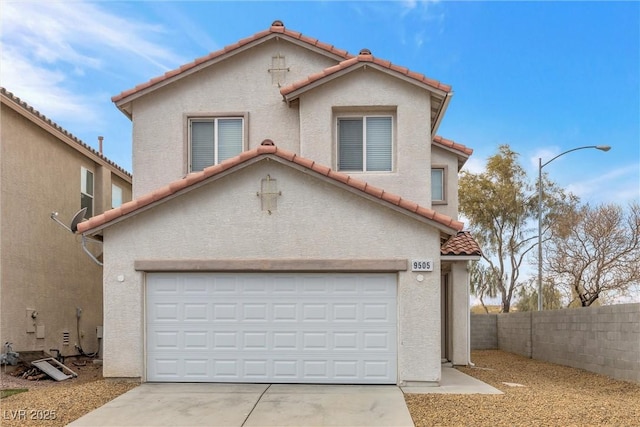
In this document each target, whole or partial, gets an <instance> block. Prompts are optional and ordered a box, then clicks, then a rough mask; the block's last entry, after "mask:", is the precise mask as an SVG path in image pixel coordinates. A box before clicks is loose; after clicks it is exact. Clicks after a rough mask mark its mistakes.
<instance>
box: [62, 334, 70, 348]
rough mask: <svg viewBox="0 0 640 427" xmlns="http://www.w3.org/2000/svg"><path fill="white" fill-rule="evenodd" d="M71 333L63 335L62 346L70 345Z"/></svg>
mask: <svg viewBox="0 0 640 427" xmlns="http://www.w3.org/2000/svg"><path fill="white" fill-rule="evenodd" d="M69 336H70V334H69V331H64V332H63V333H62V345H69Z"/></svg>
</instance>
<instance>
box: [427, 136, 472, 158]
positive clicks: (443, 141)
mask: <svg viewBox="0 0 640 427" xmlns="http://www.w3.org/2000/svg"><path fill="white" fill-rule="evenodd" d="M433 142H434V143H436V144H438V145H442V146H443V147H447V148H451V149H453V150H456V151H459V152H461V153H463V154H466V155H467V156H470V155H472V154H473V148H469V147H467V146H465V145H462V144H459V143H457V142H455V141H453V140H451V139H446V138H443V137H442V136H440V135H436V136H434V137H433Z"/></svg>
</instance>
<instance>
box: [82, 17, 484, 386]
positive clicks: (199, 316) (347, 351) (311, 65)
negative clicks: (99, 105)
mask: <svg viewBox="0 0 640 427" xmlns="http://www.w3.org/2000/svg"><path fill="white" fill-rule="evenodd" d="M451 94H452V92H451V88H450V87H449V86H447V85H445V84H442V83H440V82H437V81H435V80H432V79H429V78H427V77H425V76H423V75H422V74H418V73H414V72H412V71H409V70H407V69H406V68H402V67H399V66H396V65H394V64H391V63H389V62H388V61H384V60H381V59H379V58H377V57H375V56H374V55H372V54H371V53H370V52H369V51H367V50H363V51H361V52H360V53H359V54H358V55H355V56H354V55H351V54H349V53H347V52H345V51H343V50H339V49H336V48H334V47H333V46H331V45H328V44H326V43H323V42H320V41H318V40H315V39H312V38H309V37H306V36H304V35H302V34H300V33H297V32H295V31H291V30H289V29H286V28H285V27H284V25H283V24H282V23H281V22H279V21H276V22H274V23H273V24H272V26H271V27H270V28H269V29H267V30H266V31H262V32H259V33H257V34H255V35H254V36H251V37H249V38H246V39H243V40H241V41H239V42H237V43H236V44H233V45H231V46H227V47H225V48H224V49H222V50H220V51H217V52H213V53H211V54H209V55H208V56H205V57H202V58H199V59H197V60H195V61H194V62H192V63H189V64H186V65H183V66H182V67H180V68H179V69H176V70H173V71H170V72H168V73H166V74H165V75H163V76H160V77H158V78H155V79H153V80H151V81H149V82H147V83H144V84H141V85H139V86H137V87H135V88H133V89H131V90H128V91H125V92H123V93H121V94H120V95H117V96H115V97H114V98H113V101H114V102H115V104H116V105H117V107H118V108H119V109H120V110H121V111H122V112H123V113H124V114H126V115H127V116H129V117H130V118H131V120H132V122H133V146H134V149H133V165H134V166H133V168H134V174H135V177H136V179H135V181H134V200H133V201H132V202H131V203H126V204H124V205H123V206H121V207H120V208H118V209H114V210H112V211H108V212H106V213H104V214H103V215H98V216H96V217H94V218H92V219H90V220H89V221H87V222H85V223H82V224H80V228H79V232H81V233H84V234H89V235H96V234H100V235H102V236H103V238H104V254H105V274H104V292H105V295H104V297H105V348H104V352H105V353H104V372H103V373H104V375H105V376H107V377H110V376H113V377H141V378H142V379H143V380H144V381H165V382H280V383H289V382H290V383H300V382H304V383H388V384H412V383H435V382H438V381H439V380H440V374H441V364H442V360H443V358H444V359H447V360H450V361H452V362H453V363H454V364H467V363H468V362H469V359H468V357H469V341H468V340H469V337H468V331H469V328H468V284H467V278H468V273H467V263H468V261H469V260H470V259H477V258H478V255H479V253H480V252H479V248H478V246H477V244H476V243H475V241H474V240H473V238H472V237H471V236H470V235H469V234H468V233H466V232H463V231H462V229H463V224H462V223H461V222H459V221H458V220H457V211H458V206H457V173H458V171H459V169H460V167H461V166H462V165H463V164H464V162H465V161H466V159H467V158H468V156H469V155H470V154H471V150H470V149H468V148H466V147H464V146H462V145H460V144H456V143H454V142H452V141H449V140H446V139H443V138H440V137H438V136H436V135H435V133H436V130H437V128H438V125H439V124H440V122H441V120H442V117H443V115H444V113H445V111H446V108H447V105H448V103H449V100H450V97H451Z"/></svg>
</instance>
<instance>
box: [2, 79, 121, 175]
mask: <svg viewBox="0 0 640 427" xmlns="http://www.w3.org/2000/svg"><path fill="white" fill-rule="evenodd" d="M0 93H1V94H2V95H5V96H6V97H7V98H8V99H10V100H11V101H12V102H13V103H15V104H17V105H19V106H20V107H21V108H22V109H23V110H25V111H26V112H28V113H29V114H31V115H33V116H34V117H37V118H38V119H40V120H42V121H43V122H44V123H46V124H47V125H48V126H50V127H52V128H53V129H55V130H57V131H58V132H61V133H62V134H63V135H64V136H66V137H68V138H70V139H71V140H72V141H73V142H75V143H77V144H78V145H79V146H80V147H82V148H83V149H85V150H88V151H89V152H91V153H92V154H94V155H96V156H98V157H99V158H100V159H102V160H104V161H105V162H106V163H107V164H109V165H111V166H113V167H114V168H115V169H117V170H118V171H120V172H122V173H123V174H125V175H126V176H128V177H130V178H132V177H133V176H132V175H131V173H130V172H128V171H127V170H125V169H124V168H123V167H122V166H120V165H118V164H117V163H115V162H114V161H113V160H110V159H109V158H108V157H106V156H105V155H104V154H102V153H100V152H99V151H97V150H95V149H94V148H92V147H91V146H89V145H88V144H86V143H85V142H83V141H82V140H81V139H80V138H78V137H76V136H75V135H74V134H72V133H71V132H69V131H68V130H66V129H65V128H63V127H62V126H60V125H59V124H58V123H56V122H54V121H53V120H51V119H50V118H48V117H47V116H45V115H44V114H42V113H41V112H40V111H38V110H36V109H35V108H33V107H32V106H31V105H29V104H28V103H27V102H26V101H24V100H22V99H20V98H19V97H17V96H15V95H14V94H13V93H12V92H10V91H9V90H7V89H6V88H4V87H0Z"/></svg>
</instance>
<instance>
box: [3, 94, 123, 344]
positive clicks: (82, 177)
mask: <svg viewBox="0 0 640 427" xmlns="http://www.w3.org/2000/svg"><path fill="white" fill-rule="evenodd" d="M0 98H1V100H2V109H1V111H0V150H1V153H0V223H1V224H0V225H1V234H0V313H1V314H0V321H1V327H0V343H2V344H3V345H4V343H6V342H10V343H13V350H14V351H18V352H21V351H22V352H24V351H39V350H43V351H46V352H50V350H51V349H58V350H59V351H60V353H61V354H62V355H64V356H69V355H77V354H78V353H79V351H80V350H79V348H78V347H81V348H82V351H84V352H85V353H95V352H96V351H98V350H99V341H98V336H97V329H96V328H97V327H98V326H100V327H102V324H103V321H102V315H103V305H102V268H101V267H100V266H99V265H98V264H96V263H95V262H93V261H92V260H91V258H90V257H88V256H87V255H86V254H85V253H84V251H83V249H82V246H81V244H80V238H79V236H77V235H74V234H72V233H71V232H69V231H68V230H65V229H64V228H63V227H61V226H60V225H58V224H56V223H55V222H54V221H52V218H51V216H52V213H53V212H56V211H57V212H58V219H59V220H60V221H61V222H63V223H65V224H66V225H67V226H68V225H70V221H71V219H72V217H73V215H74V214H75V213H76V212H77V211H79V210H80V209H81V207H86V208H87V211H88V212H89V213H90V214H92V215H96V214H100V213H102V212H104V211H105V210H107V209H111V208H112V207H116V206H117V205H118V204H121V203H122V202H126V201H129V200H131V175H130V174H129V173H128V172H126V171H124V170H123V169H122V168H120V167H118V166H117V165H116V164H114V163H113V162H111V161H109V160H108V159H107V158H106V157H104V156H103V155H102V154H100V153H99V152H97V151H95V150H93V149H92V148H90V147H89V146H87V145H86V144H84V143H83V142H82V141H80V140H78V139H77V138H76V137H74V136H73V135H71V134H70V133H69V132H67V131H66V130H64V129H62V128H61V127H60V126H58V125H57V124H56V123H54V122H53V121H51V120H50V119H48V118H47V117H45V116H44V115H42V114H41V113H40V112H38V111H36V110H34V109H33V107H31V106H29V105H27V104H26V103H25V102H24V101H22V100H20V99H19V98H17V97H16V96H14V95H13V94H12V93H11V92H8V91H7V90H6V89H4V88H0ZM87 216H89V215H87ZM87 246H88V249H90V250H92V251H94V252H93V253H94V254H95V255H99V254H100V252H101V251H102V248H101V245H98V244H88V245H87ZM78 315H79V317H78ZM78 331H79V332H78ZM78 335H80V336H78ZM76 345H77V346H78V347H76ZM4 352H5V349H4V347H3V348H2V350H1V351H0V353H4ZM51 354H53V355H55V354H56V353H55V352H51Z"/></svg>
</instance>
